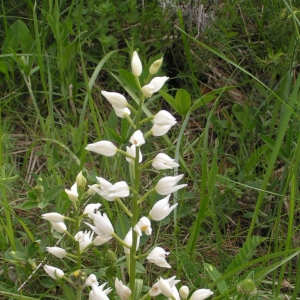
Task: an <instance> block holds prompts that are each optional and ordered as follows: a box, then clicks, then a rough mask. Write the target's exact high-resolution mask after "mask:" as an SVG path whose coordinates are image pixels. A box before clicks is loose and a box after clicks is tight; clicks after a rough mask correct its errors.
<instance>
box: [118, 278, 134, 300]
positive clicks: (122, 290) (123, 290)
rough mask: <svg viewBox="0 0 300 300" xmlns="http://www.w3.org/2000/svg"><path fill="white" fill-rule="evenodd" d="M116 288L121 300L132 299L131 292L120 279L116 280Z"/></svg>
mask: <svg viewBox="0 0 300 300" xmlns="http://www.w3.org/2000/svg"><path fill="white" fill-rule="evenodd" d="M115 287H116V291H117V294H118V296H119V297H120V299H121V300H128V299H129V298H130V295H131V290H130V289H129V288H128V287H127V286H126V285H124V284H123V282H122V281H121V280H119V279H118V278H116V280H115Z"/></svg>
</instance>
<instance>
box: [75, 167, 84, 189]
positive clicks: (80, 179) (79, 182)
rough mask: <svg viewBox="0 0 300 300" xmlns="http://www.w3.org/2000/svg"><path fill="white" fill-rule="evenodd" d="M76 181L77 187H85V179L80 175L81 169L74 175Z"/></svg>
mask: <svg viewBox="0 0 300 300" xmlns="http://www.w3.org/2000/svg"><path fill="white" fill-rule="evenodd" d="M76 183H77V186H78V187H82V188H85V186H86V179H85V177H84V176H83V175H82V171H80V172H79V174H78V175H77V177H76Z"/></svg>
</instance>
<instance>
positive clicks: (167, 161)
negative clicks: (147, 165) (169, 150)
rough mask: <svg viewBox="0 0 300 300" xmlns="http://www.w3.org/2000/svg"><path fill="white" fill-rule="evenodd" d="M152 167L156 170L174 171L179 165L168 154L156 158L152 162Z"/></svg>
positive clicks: (158, 155) (161, 154) (160, 154)
mask: <svg viewBox="0 0 300 300" xmlns="http://www.w3.org/2000/svg"><path fill="white" fill-rule="evenodd" d="M152 166H153V168H155V169H156V170H165V169H173V168H175V167H178V166H179V164H177V163H176V162H175V161H174V159H172V158H171V157H169V156H168V155H167V154H164V153H159V154H157V155H156V156H155V158H154V160H153V162H152Z"/></svg>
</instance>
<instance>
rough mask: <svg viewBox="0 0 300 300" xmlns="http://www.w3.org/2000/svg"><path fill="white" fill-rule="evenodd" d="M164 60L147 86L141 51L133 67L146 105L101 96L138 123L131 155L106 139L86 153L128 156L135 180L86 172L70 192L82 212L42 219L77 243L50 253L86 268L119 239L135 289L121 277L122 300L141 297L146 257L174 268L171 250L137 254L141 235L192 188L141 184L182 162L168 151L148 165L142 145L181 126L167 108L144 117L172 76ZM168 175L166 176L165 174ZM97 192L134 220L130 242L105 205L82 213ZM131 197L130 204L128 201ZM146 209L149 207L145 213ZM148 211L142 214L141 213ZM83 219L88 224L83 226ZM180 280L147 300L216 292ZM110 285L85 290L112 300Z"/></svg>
mask: <svg viewBox="0 0 300 300" xmlns="http://www.w3.org/2000/svg"><path fill="white" fill-rule="evenodd" d="M162 61H163V60H162V58H161V59H159V60H157V61H155V62H154V63H153V64H152V65H151V66H150V68H149V70H148V73H149V75H148V79H147V80H146V84H145V85H144V86H141V83H140V80H139V77H140V76H141V74H142V72H143V66H142V63H141V61H140V58H139V56H138V54H137V52H136V51H134V53H133V56H132V60H131V68H132V74H133V76H134V77H135V80H136V82H137V87H138V88H139V89H140V104H139V105H140V107H139V109H134V108H133V107H132V106H131V105H130V104H129V102H128V101H127V99H126V98H125V97H124V96H123V95H122V94H119V93H117V92H114V91H102V92H101V94H102V95H103V97H105V98H106V99H107V100H108V101H109V102H110V104H111V105H112V107H113V109H114V111H115V113H116V115H117V116H118V117H120V118H126V119H127V120H128V121H129V124H131V125H132V124H133V126H132V127H133V130H132V131H133V132H132V134H131V137H130V139H129V143H130V145H128V146H126V151H125V150H123V149H121V148H119V147H118V146H117V145H115V144H114V143H112V142H111V141H107V140H101V141H97V142H95V143H91V144H88V145H87V146H86V148H85V149H86V150H88V151H91V152H94V153H97V154H100V155H103V156H106V157H114V156H115V155H119V156H123V157H124V158H125V159H126V161H127V162H128V167H129V168H132V171H133V172H132V173H133V174H134V176H133V182H130V181H125V180H121V181H117V182H112V181H109V180H107V179H105V178H102V177H96V180H97V183H95V184H91V185H88V186H87V180H86V179H85V177H84V176H83V175H82V173H81V172H80V173H79V174H78V176H77V178H76V182H75V183H74V185H73V186H72V187H71V189H70V190H68V189H66V190H65V192H66V193H67V195H68V197H69V199H70V201H71V202H72V203H74V207H75V210H76V212H77V213H76V214H75V217H73V218H70V217H66V216H63V215H61V214H58V213H56V212H52V213H46V214H43V215H42V218H43V219H45V220H48V221H49V222H50V223H51V225H52V229H53V230H55V231H57V232H59V233H64V234H65V235H66V236H68V237H69V238H71V239H72V240H73V242H74V243H75V244H76V253H74V252H73V253H68V252H67V251H66V250H65V249H63V248H60V247H57V246H54V247H47V251H48V252H49V253H51V254H52V255H54V256H56V257H58V258H61V259H63V258H71V259H73V260H74V259H75V261H76V260H77V261H78V264H77V268H78V270H80V268H81V263H80V262H81V255H82V254H83V253H85V252H86V251H87V250H88V249H89V248H91V247H94V246H100V245H102V244H104V243H107V242H109V241H110V240H111V239H114V240H115V241H116V242H117V243H118V244H119V245H120V246H121V247H123V249H124V253H125V255H126V260H127V271H128V275H129V286H127V285H126V284H124V283H123V282H122V281H121V280H119V279H118V278H115V292H116V293H117V295H118V297H119V298H120V299H121V300H127V299H133V298H138V297H139V296H140V295H136V294H135V293H137V291H136V290H135V279H136V262H137V261H138V260H139V259H140V258H146V261H147V262H149V263H153V264H155V265H156V266H159V267H161V268H168V269H170V268H171V265H170V264H169V263H168V262H167V260H166V259H167V257H168V255H169V254H170V252H167V251H165V250H164V249H163V248H162V247H160V246H158V245H153V246H152V248H150V249H151V251H149V252H146V253H142V254H141V255H137V251H141V249H140V247H139V244H140V237H141V236H142V235H143V234H146V235H148V236H151V235H152V231H153V230H152V224H151V222H153V221H156V222H160V221H162V220H163V219H165V218H166V217H167V216H168V215H169V214H170V213H171V212H172V211H173V210H174V209H175V208H176V206H177V203H175V204H173V205H170V204H169V201H170V198H171V194H172V193H174V192H175V191H177V190H179V189H182V188H184V187H186V185H187V184H178V183H179V181H181V180H182V179H183V176H184V175H183V174H182V175H177V176H170V175H168V176H163V177H162V178H160V179H159V180H156V184H154V186H153V188H150V189H148V190H147V191H145V190H144V189H143V188H142V184H141V173H142V172H143V171H144V170H145V169H146V167H147V168H148V167H149V166H150V165H151V166H152V167H153V168H154V169H155V170H156V171H155V172H156V173H158V172H157V171H159V172H160V174H161V175H163V172H168V171H170V170H172V169H173V168H178V167H179V164H178V163H177V162H175V160H174V159H173V158H171V157H169V156H168V155H167V154H165V153H158V154H157V155H156V156H155V157H154V158H153V159H152V160H148V161H146V162H144V161H143V153H142V152H143V151H142V149H141V148H142V146H143V145H144V144H145V143H146V140H147V139H148V138H149V137H150V136H154V137H156V136H162V135H164V134H166V133H167V132H168V131H169V130H170V128H171V127H172V126H174V125H175V124H176V119H175V118H174V117H173V116H172V114H171V113H169V112H168V111H166V110H161V111H159V112H158V113H156V114H155V115H154V116H152V117H148V118H145V119H141V115H142V109H141V108H142V106H143V103H144V101H146V99H147V98H149V97H152V95H153V94H154V93H156V92H158V91H159V90H160V89H161V88H162V87H163V85H164V84H165V82H166V81H167V80H168V77H166V76H163V77H154V78H152V76H153V75H155V74H156V73H157V72H158V71H159V69H160V67H161V64H162ZM131 114H134V118H132V119H131V117H130V115H131ZM147 122H153V124H152V125H151V126H149V128H150V127H151V128H150V130H148V131H147V132H146V133H143V129H144V127H141V125H143V126H144V124H147ZM161 171H162V172H161ZM152 193H157V194H158V195H161V196H164V198H162V197H161V198H162V199H160V200H158V201H157V202H156V203H155V204H154V205H153V206H152V207H148V208H147V202H146V200H147V199H148V198H149V196H150V194H152ZM92 194H97V195H99V196H100V197H101V199H102V201H108V202H115V204H116V205H118V206H119V207H120V209H122V210H123V211H124V213H125V214H126V215H127V216H128V217H129V218H130V221H131V225H130V228H128V233H127V234H126V236H125V238H124V239H123V238H121V237H120V236H118V235H117V233H116V231H115V229H114V225H113V224H114V221H113V220H111V219H110V218H109V217H108V215H107V214H106V213H105V212H100V211H99V209H101V204H100V203H91V204H88V205H87V206H85V208H84V209H83V212H82V213H80V209H81V203H82V200H83V199H84V198H86V197H88V196H90V195H92ZM128 199H129V200H128ZM145 207H146V208H147V209H145ZM141 211H142V212H143V214H141V213H140V212H141ZM65 221H70V222H73V223H74V224H75V225H74V226H73V227H72V228H76V229H77V232H76V234H75V235H74V236H73V235H72V234H71V232H69V231H68V229H67V226H66V225H65ZM82 221H83V222H82ZM82 223H83V224H85V226H87V228H88V229H83V230H79V228H81V225H82ZM44 269H45V272H47V273H48V274H49V276H51V277H52V278H53V279H58V278H60V279H62V278H64V277H65V274H64V272H63V271H62V270H60V269H58V268H56V267H52V266H48V265H45V267H44ZM179 282H180V280H177V279H175V276H174V277H171V278H169V279H163V278H159V280H158V281H157V282H156V283H155V284H154V285H153V286H152V287H151V288H149V291H148V293H147V294H146V295H144V296H143V298H144V297H148V296H149V297H156V296H158V295H160V294H163V295H164V296H165V297H167V298H169V299H180V298H182V299H191V300H203V299H205V298H207V297H209V296H211V295H212V294H213V292H211V291H210V290H207V289H200V290H196V291H195V292H194V293H192V295H191V296H190V295H189V289H188V287H187V286H182V287H181V288H180V289H179V291H178V290H177V288H176V284H177V283H179ZM105 285H106V283H104V284H102V285H100V284H99V283H98V281H97V278H96V276H95V275H94V274H91V275H90V276H89V277H88V278H86V280H85V286H87V287H89V289H90V294H89V299H91V300H94V299H97V300H98V299H109V298H108V295H109V293H111V292H112V289H111V288H106V289H104V288H105Z"/></svg>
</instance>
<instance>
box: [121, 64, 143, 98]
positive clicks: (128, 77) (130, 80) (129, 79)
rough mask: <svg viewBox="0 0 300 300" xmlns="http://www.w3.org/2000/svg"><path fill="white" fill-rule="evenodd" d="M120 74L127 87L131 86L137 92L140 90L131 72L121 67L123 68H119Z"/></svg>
mask: <svg viewBox="0 0 300 300" xmlns="http://www.w3.org/2000/svg"><path fill="white" fill-rule="evenodd" d="M119 76H120V78H121V80H122V81H123V83H124V84H125V85H126V86H127V87H129V88H130V89H131V90H132V91H134V92H135V93H139V92H140V91H139V89H138V88H137V86H136V83H135V79H134V76H133V74H132V73H131V72H129V71H127V70H123V69H121V70H119Z"/></svg>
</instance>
